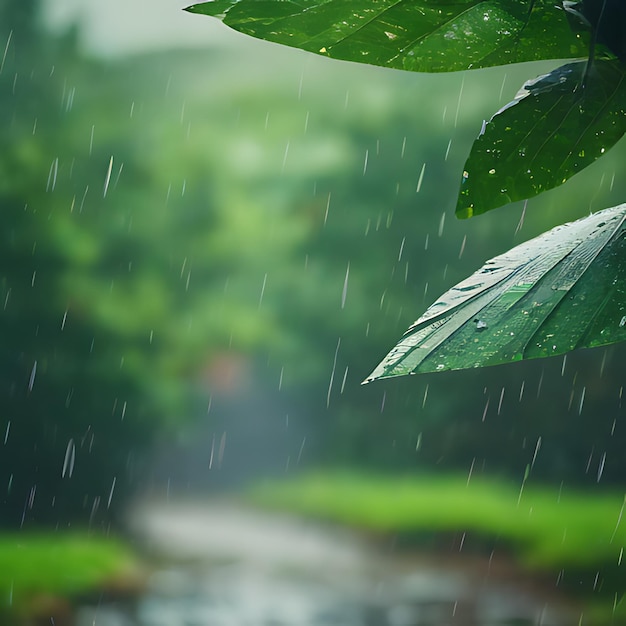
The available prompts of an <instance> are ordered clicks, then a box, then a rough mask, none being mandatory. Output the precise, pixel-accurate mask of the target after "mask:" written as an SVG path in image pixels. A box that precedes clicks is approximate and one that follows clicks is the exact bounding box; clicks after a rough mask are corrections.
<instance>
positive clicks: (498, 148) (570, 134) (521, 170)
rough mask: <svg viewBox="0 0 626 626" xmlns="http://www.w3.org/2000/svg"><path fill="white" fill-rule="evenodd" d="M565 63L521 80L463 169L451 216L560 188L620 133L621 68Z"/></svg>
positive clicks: (625, 99) (624, 111)
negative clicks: (519, 86)
mask: <svg viewBox="0 0 626 626" xmlns="http://www.w3.org/2000/svg"><path fill="white" fill-rule="evenodd" d="M586 67H587V64H586V62H578V63H570V64H568V65H563V66H562V67H559V68H558V69H555V70H554V71H552V72H550V73H549V74H546V75H545V76H540V77H539V78H536V79H534V80H532V81H529V82H527V83H526V84H525V85H524V86H523V87H522V89H521V90H520V92H519V93H518V94H517V97H516V98H515V100H513V102H510V103H509V104H507V105H506V106H505V107H504V108H503V109H501V110H500V111H498V112H497V113H496V114H495V115H494V116H493V118H492V119H491V120H490V121H489V122H488V123H487V124H485V125H484V127H483V130H482V132H481V134H480V135H479V137H478V139H476V141H475V142H474V145H473V146H472V150H471V153H470V155H469V158H468V159H467V162H466V164H465V171H464V172H463V182H462V185H461V191H460V193H459V199H458V203H457V208H456V212H457V216H459V217H471V216H472V215H478V214H480V213H485V212H486V211H490V210H491V209H495V208H496V207H499V206H502V205H504V204H507V203H509V202H514V201H516V200H523V199H525V198H530V197H532V196H536V195H537V194H540V193H541V192H543V191H546V190H548V189H552V188H553V187H557V186H558V185H562V184H563V183H564V182H565V181H566V180H568V178H570V177H571V176H573V175H574V174H576V173H577V172H579V171H580V170H582V169H583V168H585V167H587V166H588V165H591V163H593V162H594V161H595V160H596V159H598V158H599V157H600V156H602V155H603V154H604V153H605V152H606V151H607V150H608V149H609V148H611V147H612V146H613V145H614V144H615V143H617V142H618V141H619V139H620V138H621V137H622V135H623V134H624V133H625V132H626V80H625V79H626V67H625V66H624V65H622V64H621V63H620V62H619V61H618V60H611V61H608V60H602V61H596V62H595V63H594V65H593V66H592V68H591V71H590V73H589V75H588V76H587V77H586V81H585V84H584V85H583V77H584V75H585V69H586Z"/></svg>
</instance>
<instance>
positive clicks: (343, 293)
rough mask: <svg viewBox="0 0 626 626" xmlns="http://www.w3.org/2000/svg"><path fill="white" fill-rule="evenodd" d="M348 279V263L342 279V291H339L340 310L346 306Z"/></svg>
mask: <svg viewBox="0 0 626 626" xmlns="http://www.w3.org/2000/svg"><path fill="white" fill-rule="evenodd" d="M349 279H350V261H348V266H347V267H346V275H345V277H344V279H343V289H342V290H341V308H342V309H343V308H344V307H345V306H346V297H347V296H348V280H349Z"/></svg>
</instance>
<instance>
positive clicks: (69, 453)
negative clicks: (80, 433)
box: [61, 439, 76, 478]
mask: <svg viewBox="0 0 626 626" xmlns="http://www.w3.org/2000/svg"><path fill="white" fill-rule="evenodd" d="M75 459H76V446H75V445H74V440H73V439H70V440H69V441H68V442H67V448H66V449H65V458H64V459H63V470H62V472H61V478H65V475H66V474H67V477H68V478H71V477H72V474H73V472H74V461H75Z"/></svg>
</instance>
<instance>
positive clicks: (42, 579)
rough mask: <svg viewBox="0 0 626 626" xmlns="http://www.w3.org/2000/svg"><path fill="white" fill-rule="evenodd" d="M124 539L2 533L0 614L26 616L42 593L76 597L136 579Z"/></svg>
mask: <svg viewBox="0 0 626 626" xmlns="http://www.w3.org/2000/svg"><path fill="white" fill-rule="evenodd" d="M137 571H138V565H137V561H136V559H135V558H134V557H133V555H132V553H131V552H130V551H129V549H128V548H126V547H125V546H124V545H123V544H122V543H121V542H119V541H117V540H115V539H109V538H104V537H94V536H87V535H84V534H79V533H72V534H65V533H52V532H50V533H37V534H32V533H27V532H23V533H11V534H0V612H4V613H15V614H17V615H24V614H27V613H28V612H29V610H30V609H31V607H32V606H34V605H35V604H36V599H37V598H41V597H54V598H62V599H67V598H72V597H75V596H77V595H80V594H83V593H87V592H89V591H92V590H95V589H98V588H99V587H102V586H103V585H107V584H109V583H112V582H113V581H114V580H115V579H122V578H127V577H128V578H131V577H133V576H135V577H136V573H137Z"/></svg>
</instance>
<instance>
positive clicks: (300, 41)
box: [186, 0, 587, 72]
mask: <svg viewBox="0 0 626 626" xmlns="http://www.w3.org/2000/svg"><path fill="white" fill-rule="evenodd" d="M555 4H556V2H555V0H297V1H296V0H214V1H212V2H204V3H202V4H195V5H193V6H190V7H188V8H187V9H186V10H187V11H190V12H192V13H201V14H204V15H212V16H216V17H219V18H221V19H222V20H223V22H224V24H226V25H228V26H230V27H231V28H233V29H235V30H238V31H240V32H242V33H246V34H247V35H251V36H253V37H257V38H259V39H265V40H268V41H273V42H276V43H281V44H284V45H288V46H292V47H294V48H302V49H303V50H307V51H309V52H315V53H318V54H322V55H324V56H328V57H332V58H335V59H343V60H347V61H356V62H358V63H369V64H372V65H381V66H383V67H392V68H396V69H403V70H412V71H417V72H446V71H455V70H465V69H474V68H480V67H490V66H494V65H504V64H507V63H520V62H523V61H535V60H540V59H554V58H559V59H568V58H576V57H584V56H586V54H587V44H586V42H585V37H581V36H580V34H579V35H578V36H577V35H575V34H574V33H573V32H572V30H571V29H570V27H569V24H568V20H567V17H566V14H565V11H563V10H560V9H559V8H558V7H556V6H555Z"/></svg>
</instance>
